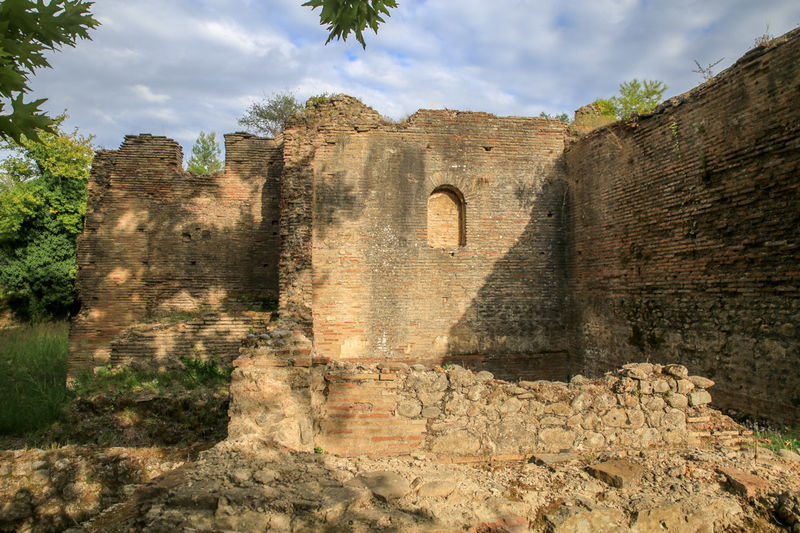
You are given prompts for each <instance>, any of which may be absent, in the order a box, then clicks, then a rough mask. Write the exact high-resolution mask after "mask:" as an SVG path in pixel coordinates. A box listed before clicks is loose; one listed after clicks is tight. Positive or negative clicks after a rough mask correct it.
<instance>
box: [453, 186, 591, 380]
mask: <svg viewBox="0 0 800 533" xmlns="http://www.w3.org/2000/svg"><path fill="white" fill-rule="evenodd" d="M566 191H567V189H566V183H565V182H564V180H562V179H559V178H553V177H551V178H549V179H547V180H546V181H545V182H544V183H543V186H542V190H541V192H540V193H539V194H538V195H534V194H530V191H529V192H528V194H525V193H524V191H518V193H519V194H517V195H516V196H517V199H518V201H519V202H520V207H524V208H529V209H530V221H529V222H528V224H527V226H526V227H525V230H524V232H523V233H522V234H521V235H520V237H519V239H518V240H517V242H516V243H515V244H514V246H513V247H512V248H511V249H510V250H509V251H508V253H506V254H505V255H504V256H503V257H502V258H501V259H500V260H498V261H497V262H496V263H495V265H494V268H493V270H492V272H491V273H490V274H489V276H488V277H487V278H486V281H485V283H484V285H483V286H482V287H481V289H480V290H479V291H478V295H477V296H476V298H475V299H474V300H473V301H472V302H471V304H470V306H469V308H468V309H467V311H466V312H465V313H464V315H463V316H462V318H461V319H460V320H459V321H458V323H456V324H455V325H454V326H453V327H452V328H451V329H450V332H449V350H448V355H447V356H446V357H445V358H444V360H443V362H444V363H455V364H459V365H462V366H464V367H466V368H469V369H471V370H488V371H490V372H492V373H493V374H494V375H495V377H497V378H500V379H506V380H519V379H526V380H537V379H548V380H560V381H565V380H567V379H568V378H569V376H570V374H571V373H572V372H574V371H576V370H577V368H578V367H579V365H578V363H577V361H574V360H572V359H571V358H570V354H569V351H568V339H569V335H568V329H567V319H568V313H567V310H566V286H567V283H566V280H567V273H566V270H565V269H566V261H565V246H566V243H565V236H566V229H565V226H564V224H565V220H566V214H565V211H566V208H567V205H566V199H567V195H566Z"/></svg>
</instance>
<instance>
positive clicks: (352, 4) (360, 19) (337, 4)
mask: <svg viewBox="0 0 800 533" xmlns="http://www.w3.org/2000/svg"><path fill="white" fill-rule="evenodd" d="M303 6H306V7H310V8H311V9H312V10H314V9H316V8H318V7H321V8H322V9H321V10H320V13H319V23H320V25H322V26H325V25H327V26H328V27H327V30H328V31H329V32H330V33H329V34H328V40H327V41H325V44H328V43H329V42H331V41H332V40H333V39H341V40H343V41H346V40H347V36H348V35H350V33H353V34H355V36H356V40H357V41H358V42H359V43H361V46H362V47H363V48H366V47H367V43H365V42H364V33H363V32H364V30H366V29H367V27H369V28H370V29H372V31H374V32H375V33H378V25H380V24H381V23H383V22H385V21H384V19H383V16H384V15H385V16H387V17H389V16H391V15H390V13H389V9H390V8H396V7H397V2H396V1H395V0H309V1H308V2H306V3H304V4H303Z"/></svg>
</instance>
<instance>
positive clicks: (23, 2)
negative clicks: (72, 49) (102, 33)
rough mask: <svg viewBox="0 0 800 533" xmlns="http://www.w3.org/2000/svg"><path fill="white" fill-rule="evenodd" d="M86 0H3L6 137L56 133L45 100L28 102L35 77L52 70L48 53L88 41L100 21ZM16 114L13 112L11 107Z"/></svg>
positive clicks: (1, 122) (1, 97)
mask: <svg viewBox="0 0 800 533" xmlns="http://www.w3.org/2000/svg"><path fill="white" fill-rule="evenodd" d="M92 3H93V2H88V1H84V0H51V1H50V2H49V3H45V2H44V0H37V1H32V0H3V1H2V2H0V138H2V139H13V140H14V141H16V142H21V141H22V138H23V136H25V137H28V138H31V139H38V134H37V130H45V131H51V132H52V131H54V130H53V124H54V121H53V119H52V118H50V117H48V116H47V115H46V114H45V113H44V112H43V111H42V110H41V109H40V106H41V105H42V104H43V103H44V102H45V99H44V98H40V99H37V100H33V101H28V102H26V101H25V95H26V94H27V93H29V92H30V87H29V86H28V82H29V78H30V76H32V75H33V74H34V73H35V71H36V70H37V69H41V68H49V67H50V63H49V61H48V60H47V57H46V56H45V54H46V53H47V52H50V51H53V50H57V49H58V48H59V47H61V46H62V45H68V46H75V44H76V42H77V40H78V39H88V38H89V30H90V29H92V28H94V27H96V26H97V25H98V24H99V23H98V22H97V20H95V18H94V17H93V16H92V14H91V13H90V12H89V9H90V8H91V6H92ZM9 107H10V108H11V109H10V112H9V109H8V108H9Z"/></svg>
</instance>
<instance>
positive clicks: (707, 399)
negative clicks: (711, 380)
mask: <svg viewBox="0 0 800 533" xmlns="http://www.w3.org/2000/svg"><path fill="white" fill-rule="evenodd" d="M709 403H711V395H710V394H709V393H708V391H706V390H698V391H695V392H692V393H691V394H689V405H691V406H692V407H698V406H701V405H706V404H709Z"/></svg>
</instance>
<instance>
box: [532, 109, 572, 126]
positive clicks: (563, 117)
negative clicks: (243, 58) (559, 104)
mask: <svg viewBox="0 0 800 533" xmlns="http://www.w3.org/2000/svg"><path fill="white" fill-rule="evenodd" d="M539 116H540V117H542V118H554V119H556V120H560V121H561V122H563V123H565V124H569V123H570V120H569V115H568V114H566V113H558V114H557V115H551V114H550V113H547V112H545V111H542V112H541V113H539Z"/></svg>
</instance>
